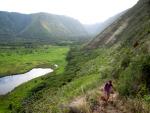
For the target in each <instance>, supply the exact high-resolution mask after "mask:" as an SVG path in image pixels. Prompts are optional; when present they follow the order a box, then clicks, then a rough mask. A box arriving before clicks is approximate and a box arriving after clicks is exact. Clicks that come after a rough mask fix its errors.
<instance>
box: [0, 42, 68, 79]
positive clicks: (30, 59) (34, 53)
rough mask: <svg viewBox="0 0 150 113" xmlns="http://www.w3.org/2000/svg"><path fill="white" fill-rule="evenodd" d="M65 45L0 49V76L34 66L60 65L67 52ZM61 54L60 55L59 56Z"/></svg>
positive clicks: (22, 71)
mask: <svg viewBox="0 0 150 113" xmlns="http://www.w3.org/2000/svg"><path fill="white" fill-rule="evenodd" d="M68 50H69V49H68V47H65V46H46V45H45V46H40V47H36V48H24V47H16V48H15V49H11V48H10V49H9V48H8V49H6V48H5V49H3V48H1V49H0V67H1V68H0V76H6V75H12V74H17V73H24V72H26V71H28V70H31V69H32V68H34V67H52V66H53V65H54V64H57V65H59V66H61V65H62V64H63V63H65V62H63V63H62V61H63V60H62V59H65V54H66V52H68ZM60 56H62V57H60Z"/></svg>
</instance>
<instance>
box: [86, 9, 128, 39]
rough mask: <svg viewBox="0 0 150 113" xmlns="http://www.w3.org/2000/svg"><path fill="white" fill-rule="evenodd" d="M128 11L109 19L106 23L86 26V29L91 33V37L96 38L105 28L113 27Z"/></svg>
mask: <svg viewBox="0 0 150 113" xmlns="http://www.w3.org/2000/svg"><path fill="white" fill-rule="evenodd" d="M125 12H126V11H123V12H121V13H119V14H117V15H115V16H113V17H110V18H108V19H107V20H105V21H104V22H101V23H96V24H92V25H86V24H85V25H84V27H85V29H86V30H87V32H88V33H89V35H90V36H93V37H95V36H96V35H98V34H99V33H100V32H102V31H103V30H104V29H105V28H107V27H108V26H109V25H111V24H112V23H113V22H114V21H115V20H117V19H119V17H121V15H123V14H124V13H125Z"/></svg>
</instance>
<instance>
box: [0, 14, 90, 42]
mask: <svg viewBox="0 0 150 113" xmlns="http://www.w3.org/2000/svg"><path fill="white" fill-rule="evenodd" d="M0 25H1V26H3V27H0V40H1V43H2V42H8V43H9V42H14V43H15V42H31V43H32V42H42V41H43V42H45V43H47V42H49V43H56V42H59V41H67V40H69V41H77V40H79V39H81V40H84V39H87V38H88V33H87V32H86V30H85V29H84V27H83V26H82V24H81V23H80V22H79V21H78V20H76V19H73V18H71V17H67V16H60V15H54V14H49V13H42V12H41V13H33V14H21V13H16V12H11V13H10V12H4V11H0Z"/></svg>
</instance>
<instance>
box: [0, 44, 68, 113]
mask: <svg viewBox="0 0 150 113" xmlns="http://www.w3.org/2000/svg"><path fill="white" fill-rule="evenodd" d="M68 50H69V48H68V47H65V46H40V47H37V48H24V47H21V48H15V49H10V48H9V49H6V48H5V49H1V50H0V51H1V52H0V62H1V63H0V67H1V68H0V74H1V75H2V76H4V75H9V74H15V73H23V72H26V71H28V70H30V69H32V68H34V67H42V68H44V67H51V68H53V65H54V64H57V65H58V66H59V67H58V68H57V69H56V70H55V71H54V72H53V73H52V74H48V75H46V76H43V77H39V78H36V79H34V80H31V81H29V82H27V83H25V84H22V85H21V86H19V87H17V88H16V89H15V90H14V91H12V92H11V93H9V94H7V95H5V96H0V113H9V112H10V111H11V110H12V111H13V109H15V111H14V112H17V110H19V109H20V107H21V104H22V102H23V100H24V99H25V98H27V97H30V96H31V95H33V93H32V91H33V89H34V88H36V87H38V88H39V89H40V88H42V87H44V86H45V85H46V84H45V83H44V81H45V78H47V77H49V76H54V75H55V74H54V73H62V72H63V71H64V67H65V65H66V64H67V62H66V60H65V58H66V54H67V52H68ZM38 88H37V89H36V90H38ZM33 92H36V91H33Z"/></svg>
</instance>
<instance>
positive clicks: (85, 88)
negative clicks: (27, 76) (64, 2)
mask: <svg viewBox="0 0 150 113" xmlns="http://www.w3.org/2000/svg"><path fill="white" fill-rule="evenodd" d="M4 13H5V14H6V12H4ZM5 14H4V15H5ZM149 14H150V0H139V1H138V2H137V4H136V5H135V6H133V7H132V8H130V9H128V10H126V11H125V12H123V13H121V14H119V16H117V18H116V19H115V20H113V21H111V22H110V23H109V22H108V23H109V24H107V23H105V24H107V26H106V28H104V29H103V30H102V31H101V32H99V33H98V31H97V30H98V27H95V28H91V27H92V26H91V27H88V28H87V29H88V30H90V29H92V30H93V29H95V31H90V32H89V31H86V29H84V27H83V26H82V24H80V23H79V22H77V21H75V20H72V19H71V18H67V17H64V16H57V15H49V14H48V15H47V14H45V13H44V14H43V13H38V14H31V15H30V16H31V17H32V19H31V20H32V21H27V20H26V19H27V18H29V17H28V16H29V15H28V16H27V17H26V15H24V16H25V17H24V19H25V20H26V22H27V23H28V22H29V23H30V24H29V23H28V24H26V25H29V26H28V27H27V28H26V27H24V25H23V26H20V27H21V28H23V29H24V28H25V29H24V30H22V31H21V32H18V31H17V29H18V28H16V31H17V32H16V31H13V29H8V28H11V27H12V28H13V27H14V26H13V25H12V24H10V25H11V27H10V26H9V27H8V26H7V25H6V26H5V27H2V28H1V29H0V33H1V32H4V31H5V32H6V31H7V30H9V32H7V33H8V34H9V33H11V35H12V34H15V35H14V36H17V39H16V37H12V38H11V37H9V35H7V36H8V37H7V38H8V40H7V41H6V42H5V41H4V40H3V38H4V37H0V40H1V44H0V77H5V76H9V75H14V74H20V73H25V72H28V71H29V70H31V69H33V68H51V69H53V70H54V71H53V72H52V73H47V74H46V75H44V76H41V77H37V78H34V79H32V80H30V81H28V82H26V83H23V84H21V85H19V86H18V87H16V88H15V89H14V90H13V91H11V92H10V93H8V94H6V95H1V96H0V113H100V112H102V113H103V112H107V113H150V15H149ZM8 15H11V16H12V14H10V13H9V14H8ZM17 15H20V14H17ZM11 16H6V17H8V18H9V19H10V17H11ZM12 17H14V15H13V16H12ZM15 17H16V16H15ZM19 17H20V16H19ZM17 18H18V17H17ZM21 18H22V16H21ZM9 19H8V20H9ZM2 20H3V19H2ZM29 20H30V19H29ZM56 20H57V21H56ZM0 21H1V20H0ZM21 21H23V20H22V19H21ZM24 22H25V21H24ZM2 23H3V22H2ZM6 23H7V22H6ZM54 23H55V24H54ZM58 23H59V24H58ZM62 23H63V24H62ZM71 23H72V24H71ZM103 24H104V23H103ZM16 25H18V22H17V24H16ZM76 25H77V26H76ZM75 26H76V27H75ZM20 27H19V28H20ZM5 28H6V29H5ZM54 28H55V29H54ZM11 30H12V31H11ZM53 30H54V31H53ZM10 31H11V32H10ZM58 31H59V32H58ZM24 33H25V34H24ZM88 33H91V34H92V35H93V36H94V35H96V34H97V35H96V36H95V37H93V38H92V37H89V35H88ZM93 33H96V34H93ZM18 36H19V37H18ZM20 36H21V37H20ZM22 36H23V37H22ZM47 36H48V37H47ZM5 38H6V37H5ZM18 38H19V40H18ZM20 38H23V39H24V40H21V41H20ZM10 39H14V41H12V43H10V42H11V40H10ZM9 41H10V42H9ZM56 64H57V65H58V67H57V68H56ZM110 80H112V84H113V91H112V92H109V93H110V99H109V100H108V101H107V100H106V98H105V96H104V95H106V94H105V93H106V92H104V91H105V88H104V85H105V83H107V82H108V81H110Z"/></svg>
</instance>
